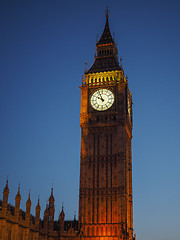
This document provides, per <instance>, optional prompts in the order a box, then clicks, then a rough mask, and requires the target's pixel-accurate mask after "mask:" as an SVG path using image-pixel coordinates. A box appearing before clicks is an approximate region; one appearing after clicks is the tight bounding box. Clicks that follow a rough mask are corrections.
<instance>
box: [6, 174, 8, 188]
mask: <svg viewBox="0 0 180 240" xmlns="http://www.w3.org/2000/svg"><path fill="white" fill-rule="evenodd" d="M6 188H8V175H7V179H6Z"/></svg>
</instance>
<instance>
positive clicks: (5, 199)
mask: <svg viewBox="0 0 180 240" xmlns="http://www.w3.org/2000/svg"><path fill="white" fill-rule="evenodd" d="M8 195H9V187H8V178H7V180H6V186H5V188H4V191H3V202H6V203H7V202H8Z"/></svg>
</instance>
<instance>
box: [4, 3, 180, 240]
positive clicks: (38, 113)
mask: <svg viewBox="0 0 180 240" xmlns="http://www.w3.org/2000/svg"><path fill="white" fill-rule="evenodd" d="M107 4H108V5H109V9H110V18H109V21H110V29H111V33H112V34H113V33H114V36H115V41H116V43H117V47H118V50H119V58H120V56H122V58H123V68H124V71H125V74H127V75H128V79H129V80H128V81H129V87H130V90H131V92H132V94H133V122H134V129H133V146H132V147H133V193H134V232H135V233H136V234H137V239H138V240H144V239H146V240H151V239H156V240H169V239H171V240H177V239H179V237H180V236H179V231H178V227H179V223H180V207H179V202H180V190H179V184H180V176H179V172H180V144H179V136H180V126H179V119H180V94H179V91H180V80H179V76H180V67H179V65H180V44H179V43H180V31H179V28H180V14H179V13H180V2H179V1H175V0H172V1H166V0H164V1H162V0H161V1H158V0H157V1H154V0H153V1H148V0H147V1H139V0H137V1H133V0H129V1H116V0H114V1H102V0H98V1H95V0H91V1H72V0H66V1H60V0H59V1H58V0H53V1H50V0H49V1H47V0H43V1H42V0H40V1H8V0H7V1H1V2H0V36H1V38H0V52H1V54H0V69H1V71H0V84H1V87H0V113H1V118H0V133H1V134H0V161H1V168H0V176H1V177H0V191H1V197H0V198H1V199H2V191H3V188H4V185H5V182H6V178H7V175H8V176H9V188H10V194H9V202H10V203H11V204H14V198H15V195H16V193H17V189H18V184H19V183H20V185H21V195H22V201H21V207H22V209H25V203H26V200H27V197H28V193H29V189H30V192H31V200H32V211H31V212H32V214H34V211H35V210H34V208H35V206H36V204H37V199H38V196H40V203H41V215H42V216H43V212H44V209H45V205H46V202H47V200H48V198H49V196H50V189H51V186H52V184H53V187H54V196H55V207H56V218H58V214H59V211H60V210H61V206H62V202H63V203H64V210H65V214H66V219H72V218H73V215H74V213H75V212H76V213H77V214H78V195H79V192H78V191H79V158H80V127H79V112H80V89H79V86H80V85H81V77H82V75H83V72H84V66H85V61H87V63H88V67H90V66H91V64H92V63H93V60H94V54H95V44H96V37H97V35H98V37H100V36H101V34H102V31H103V29H104V25H105V9H106V5H107Z"/></svg>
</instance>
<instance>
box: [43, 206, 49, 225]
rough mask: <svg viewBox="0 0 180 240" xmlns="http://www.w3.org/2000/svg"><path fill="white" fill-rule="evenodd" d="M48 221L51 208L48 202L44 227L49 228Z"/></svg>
mask: <svg viewBox="0 0 180 240" xmlns="http://www.w3.org/2000/svg"><path fill="white" fill-rule="evenodd" d="M48 223H49V209H48V204H46V209H45V211H44V228H45V229H46V230H48Z"/></svg>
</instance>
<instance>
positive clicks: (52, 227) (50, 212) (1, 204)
mask: <svg viewBox="0 0 180 240" xmlns="http://www.w3.org/2000/svg"><path fill="white" fill-rule="evenodd" d="M8 195H9V188H8V180H7V182H6V186H5V188H4V191H3V201H0V240H46V239H53V240H55V239H57V240H60V239H69V238H70V239H79V237H78V229H79V228H78V221H77V220H76V219H74V220H73V221H65V213H64V210H63V208H62V210H61V213H60V215H59V220H58V221H54V211H55V210H54V196H53V189H51V196H50V197H49V204H47V205H46V209H45V211H44V218H43V220H41V219H40V210H41V207H40V205H39V199H38V203H37V206H36V214H35V217H34V216H32V215H31V199H30V194H29V197H28V200H27V202H26V212H24V211H22V210H21V209H20V201H21V195H20V187H19V188H18V193H17V195H16V198H15V207H14V206H11V205H10V204H8Z"/></svg>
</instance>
